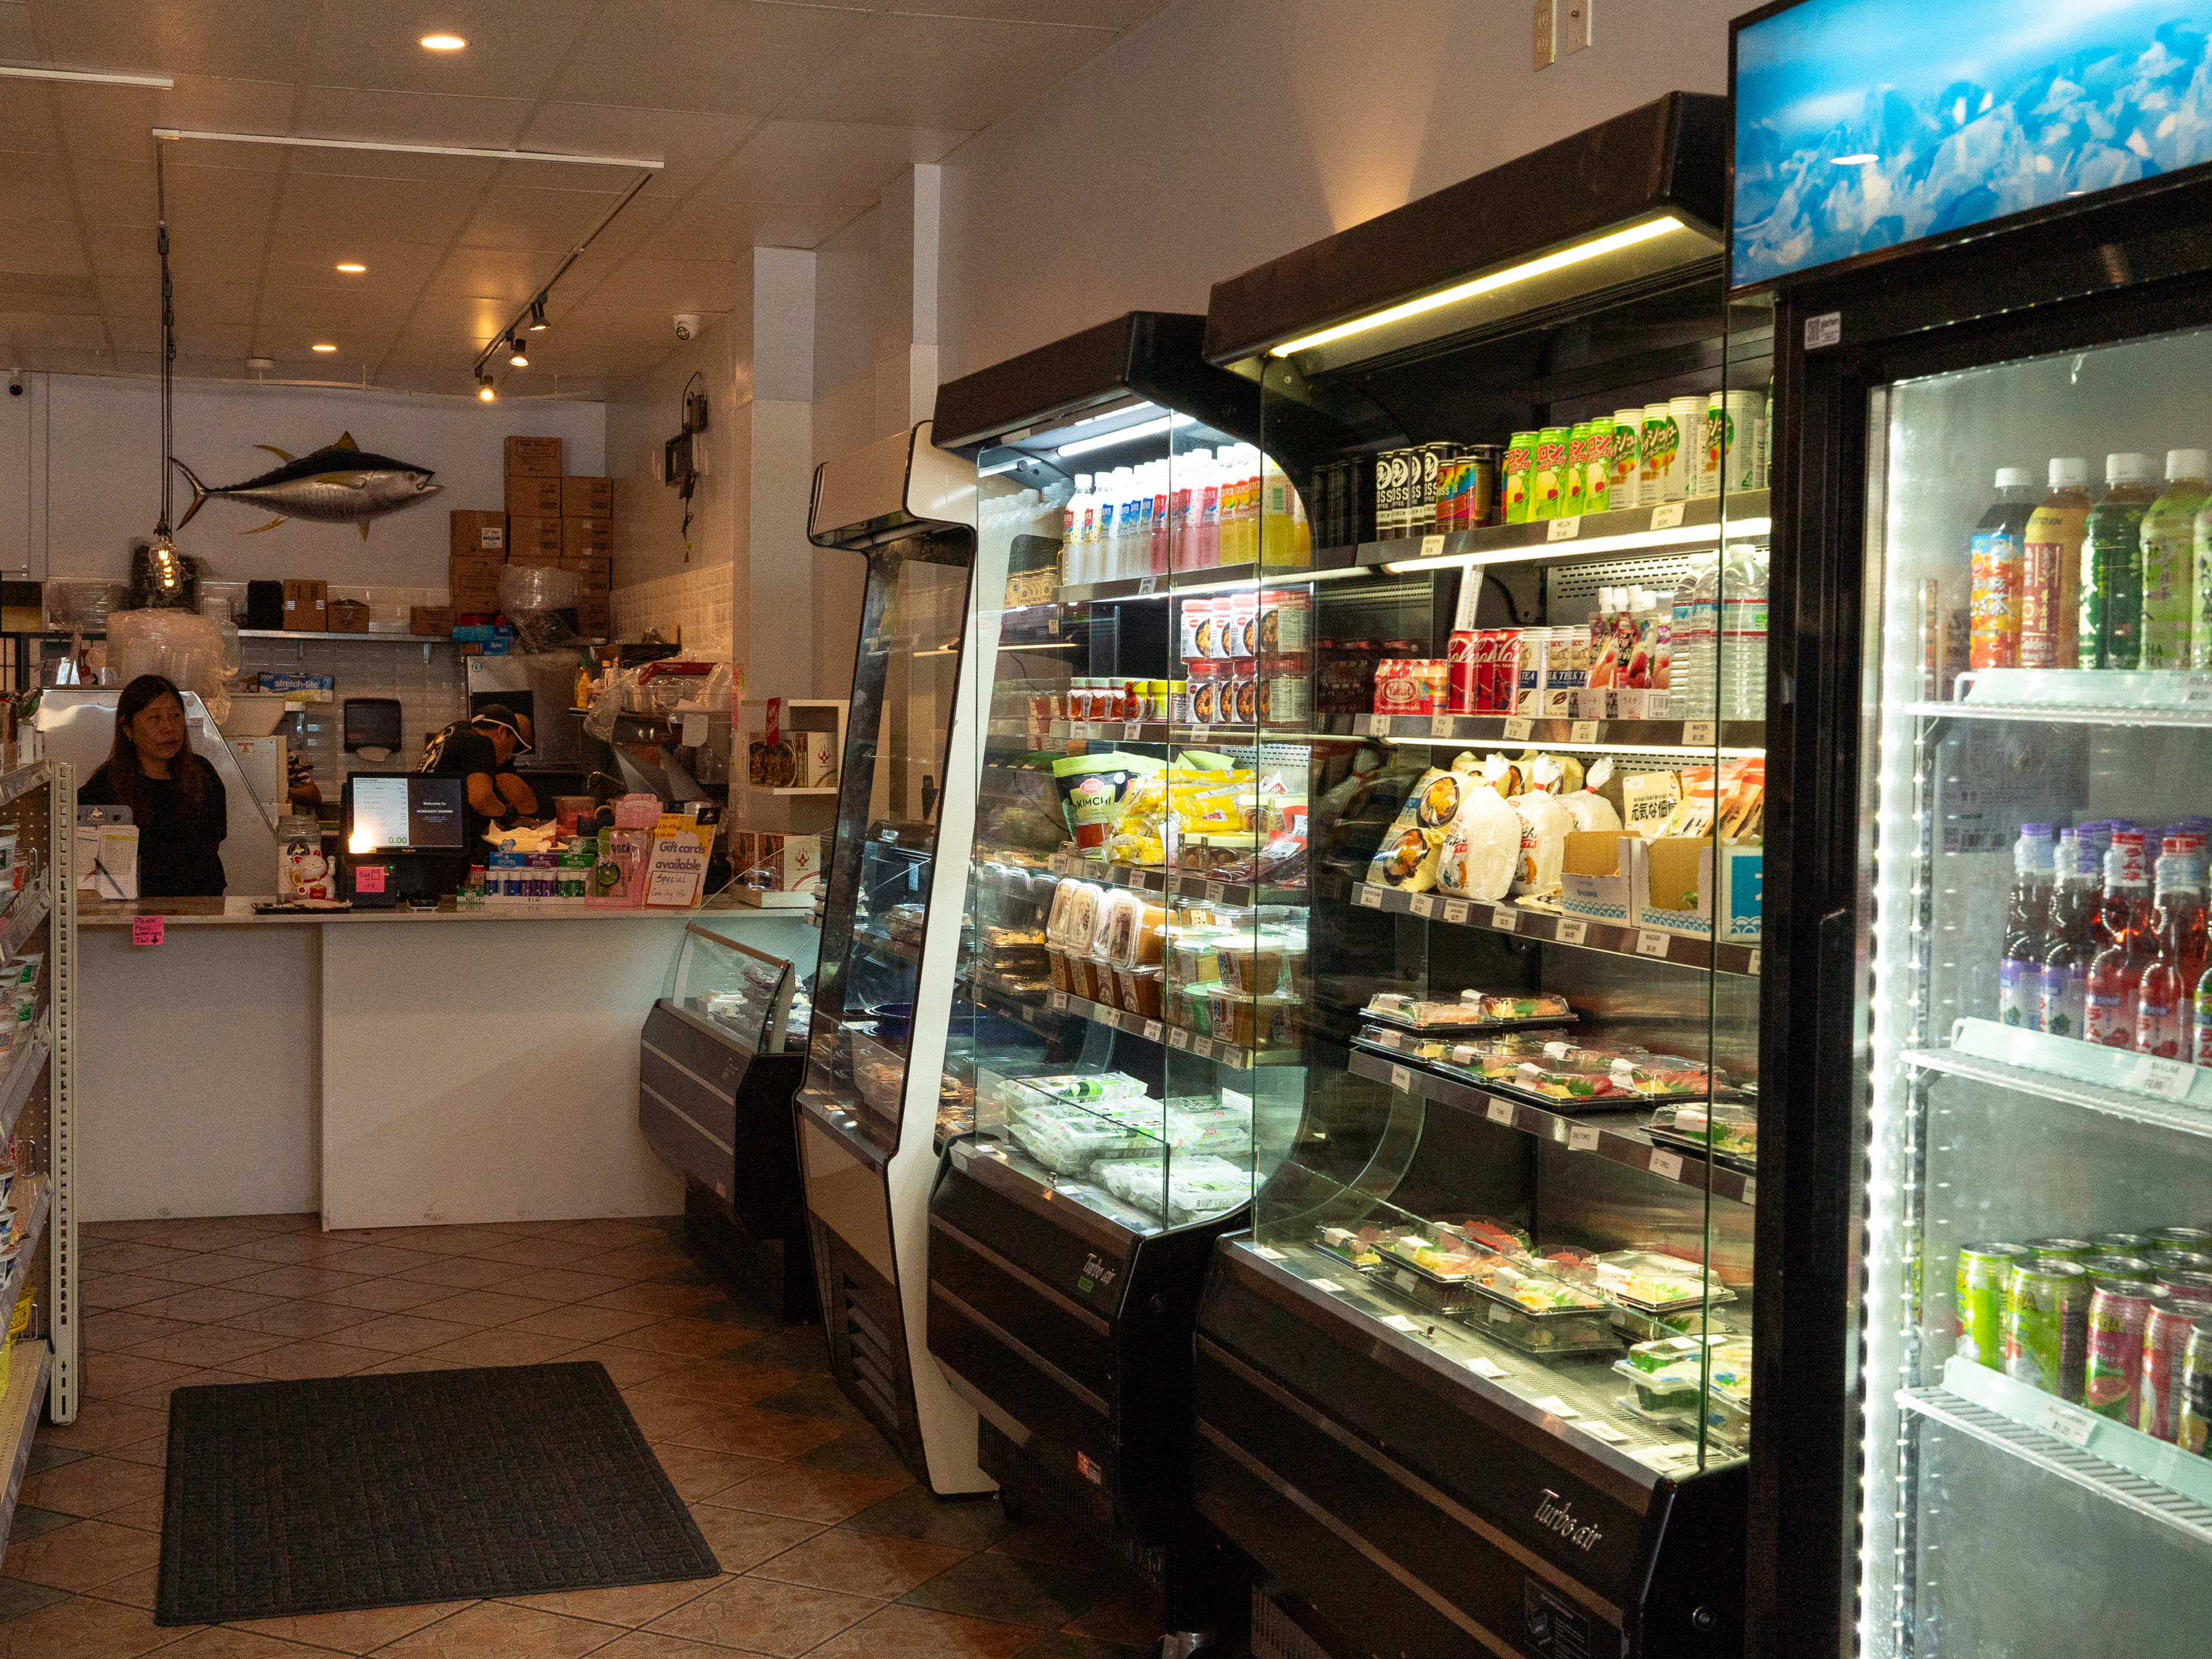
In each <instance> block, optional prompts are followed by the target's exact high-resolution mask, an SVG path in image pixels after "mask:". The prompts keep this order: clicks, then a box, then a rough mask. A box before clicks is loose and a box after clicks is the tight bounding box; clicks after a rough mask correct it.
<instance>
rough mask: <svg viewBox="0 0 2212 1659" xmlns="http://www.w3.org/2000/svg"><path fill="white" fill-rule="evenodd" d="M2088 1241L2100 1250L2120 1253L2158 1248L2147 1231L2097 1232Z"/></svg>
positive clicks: (2125, 1253)
mask: <svg viewBox="0 0 2212 1659" xmlns="http://www.w3.org/2000/svg"><path fill="white" fill-rule="evenodd" d="M2089 1242H2090V1243H2092V1244H2093V1245H2095V1246H2096V1247H2097V1248H2098V1249H2100V1250H2112V1251H2117V1252H2118V1254H2120V1255H2142V1253H2143V1252H2144V1251H2145V1250H2154V1249H2157V1248H2158V1244H2157V1242H2156V1241H2155V1240H2154V1239H2153V1238H2152V1237H2151V1236H2150V1235H2149V1234H2148V1233H2099V1234H2097V1235H2096V1236H2095V1237H2093V1238H2091V1239H2090V1241H2089Z"/></svg>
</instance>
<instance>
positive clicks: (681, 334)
mask: <svg viewBox="0 0 2212 1659" xmlns="http://www.w3.org/2000/svg"><path fill="white" fill-rule="evenodd" d="M699 320H700V319H699V315H698V313H696V312H691V311H679V312H678V313H676V337H677V338H678V339H679V340H690V339H693V338H696V337H697V335H698V332H699Z"/></svg>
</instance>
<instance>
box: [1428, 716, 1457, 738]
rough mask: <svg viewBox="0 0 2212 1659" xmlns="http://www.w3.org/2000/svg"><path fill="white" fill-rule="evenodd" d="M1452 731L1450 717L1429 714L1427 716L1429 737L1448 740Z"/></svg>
mask: <svg viewBox="0 0 2212 1659" xmlns="http://www.w3.org/2000/svg"><path fill="white" fill-rule="evenodd" d="M1452 731H1453V727H1452V717H1451V716H1450V715H1449V714H1431V715H1430V716H1429V735H1430V736H1431V737H1432V738H1449V736H1451V734H1452Z"/></svg>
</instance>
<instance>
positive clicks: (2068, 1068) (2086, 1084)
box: [1899, 1019, 2212, 1136]
mask: <svg viewBox="0 0 2212 1659" xmlns="http://www.w3.org/2000/svg"><path fill="white" fill-rule="evenodd" d="M1998 1041H2002V1042H2006V1043H2007V1044H2008V1045H2009V1046H2011V1047H2013V1048H2015V1051H2016V1052H2017V1051H2021V1050H2025V1051H2026V1052H2029V1053H2034V1054H2045V1055H2049V1056H2051V1058H2052V1059H2053V1060H2055V1061H2056V1062H2057V1063H2058V1064H2062V1065H2063V1066H2064V1069H2063V1070H2060V1069H2057V1066H2053V1067H2052V1068H2051V1069H2039V1068H2037V1067H2033V1066H2018V1065H2015V1064H2012V1063H2011V1062H2009V1061H2007V1060H1996V1059H1993V1058H1991V1057H1990V1054H1988V1053H1986V1052H1984V1053H1976V1052H1974V1049H1975V1048H1984V1049H1987V1048H1990V1047H1991V1046H1992V1045H1993V1044H1994V1043H1995V1042H1998ZM2054 1049H2057V1050H2058V1051H2059V1052H2057V1053H2056V1054H2052V1050H2054ZM1899 1058H1900V1059H1901V1060H1903V1061H1904V1062H1905V1064H1906V1065H1907V1066H1917V1067H1918V1068H1920V1069H1921V1070H1923V1071H1930V1072H1941V1073H1945V1074H1946V1075H1948V1076H1951V1077H1960V1078H1966V1079H1969V1080H1971V1081H1972V1082H1976V1083H1986V1084H1990V1085H1994V1086H1996V1087H1997V1088H2001V1089H2011V1090H2014V1091H2017V1092H2019V1093H2021V1094H2028V1095H2037V1096H2040V1097H2042V1098H2044V1099H2045V1100H2055V1101H2059V1102H2062V1103H2065V1104H2068V1105H2073V1106H2080V1107H2081V1108H2083V1109H2086V1110H2088V1111H2092V1112H2101V1113H2103V1114H2104V1115H2106V1116H2107V1117H2119V1118H2126V1119H2128V1120H2129V1121H2131V1122H2136V1123H2145V1124H2149V1125H2151V1126H2152V1127H2155V1128H2161V1129H2172V1130H2174V1131H2176V1132H2178V1133H2182V1134H2191V1135H2206V1136H2212V1109H2208V1107H2207V1105H2206V1104H2204V1103H2197V1104H2191V1100H2192V1099H2196V1100H2199V1101H2200V1102H2201V1100H2202V1098H2203V1097H2207V1096H2212V1072H2207V1071H2200V1070H2199V1069H2198V1068H2197V1067H2195V1066H2185V1065H2182V1064H2181V1063H2180V1062H2178V1061H2171V1060H2168V1061H2153V1062H2150V1065H2151V1067H2152V1069H2150V1070H2149V1071H2148V1072H2146V1071H2145V1070H2144V1066H2145V1062H2146V1060H2148V1056H2146V1055H2142V1054H2130V1053H2128V1052H2127V1051H2125V1050H2124V1049H2118V1048H2095V1047H2093V1046H2092V1045H2091V1044H2089V1043H2086V1042H2073V1041H2071V1040H2069V1039H2068V1038H2065V1037H2053V1036H2045V1035H2044V1034H2043V1033H2041V1032H2039V1031H2017V1030H2012V1029H2011V1028H2009V1027H2008V1026H2003V1025H2000V1024H1997V1023H1996V1021H1995V1020H1986V1019H1967V1020H1961V1021H1960V1022H1959V1029H1958V1031H1957V1033H1956V1034H1955V1035H1954V1037H1953V1039H1952V1046H1951V1047H1949V1048H1907V1049H1905V1050H1904V1051H1902V1053H1901V1054H1900V1055H1899ZM2146 1076H2148V1077H2158V1078H2165V1079H2172V1080H2173V1083H2174V1085H2175V1086H2177V1087H2179V1088H2180V1089H2181V1090H2182V1091H2183V1093H2182V1094H2181V1096H2180V1097H2178V1098H2177V1097H2171V1096H2166V1095H2160V1094H2158V1093H2154V1092H2153V1091H2151V1090H2150V1089H2148V1088H2146V1087H2144V1086H2142V1085H2140V1084H2138V1083H2137V1082H2136V1080H2135V1079H2137V1078H2139V1077H2146Z"/></svg>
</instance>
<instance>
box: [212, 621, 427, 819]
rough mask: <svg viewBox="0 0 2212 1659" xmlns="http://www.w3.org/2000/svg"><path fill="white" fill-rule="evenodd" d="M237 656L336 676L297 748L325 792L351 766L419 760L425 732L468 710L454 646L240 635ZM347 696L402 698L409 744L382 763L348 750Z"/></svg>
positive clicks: (256, 667) (253, 669) (304, 719)
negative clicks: (246, 637)
mask: <svg viewBox="0 0 2212 1659" xmlns="http://www.w3.org/2000/svg"><path fill="white" fill-rule="evenodd" d="M239 656H240V662H241V665H242V666H243V669H244V671H245V672H246V673H248V674H262V673H283V672H292V673H302V674H328V675H330V676H331V678H333V679H335V680H336V681H337V690H334V691H333V692H332V693H331V701H330V702H326V703H310V704H309V705H308V706H307V710H306V712H304V713H303V714H301V716H300V724H301V727H302V728H303V730H302V732H301V738H300V741H299V744H298V747H299V748H300V750H301V752H302V753H304V754H305V755H306V757H307V764H308V765H309V766H310V767H312V768H313V770H314V774H315V777H316V780H317V781H318V782H319V783H320V784H321V785H322V786H323V788H324V792H325V793H326V794H328V793H332V792H333V787H334V786H335V785H336V784H337V782H338V781H339V780H341V779H343V777H344V776H345V775H346V774H347V773H348V772H349V771H352V770H356V769H359V770H361V771H364V772H389V771H393V770H397V769H403V768H405V767H410V766H412V765H414V763H416V761H417V760H419V759H421V758H422V739H423V737H424V735H425V734H426V733H428V732H435V731H437V730H438V729H439V728H440V727H441V726H448V725H451V724H452V723H453V721H455V720H459V719H460V718H461V716H462V715H463V714H465V713H466V712H467V710H468V693H467V690H466V685H465V681H464V680H463V678H462V671H461V658H460V653H459V649H458V647H454V646H453V645H450V644H445V645H425V644H422V643H421V642H419V641H416V642H407V641H392V642H389V643H387V642H386V641H381V640H379V639H378V638H377V637H376V636H375V635H373V634H370V635H363V634H347V635H337V636H335V637H334V636H331V635H313V634H301V635H297V636H296V639H283V640H266V639H249V640H242V641H240V642H239ZM348 697H397V698H398V700H399V707H400V732H401V733H402V735H403V737H404V740H405V745H406V746H405V747H404V749H403V750H402V751H401V752H400V753H399V754H398V755H396V756H394V757H392V758H391V759H388V760H384V761H372V760H368V759H367V758H365V757H362V756H358V755H348V754H346V753H345V752H344V749H343V741H342V740H343V726H342V720H343V713H344V709H343V705H344V702H345V700H346V699H347V698H348Z"/></svg>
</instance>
